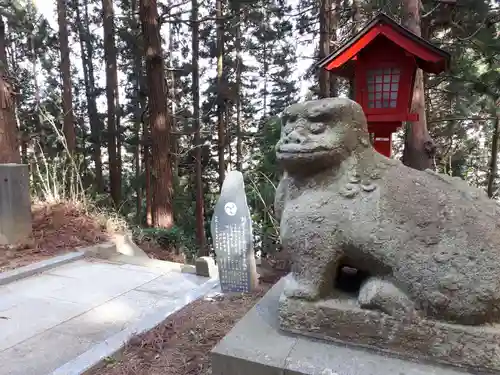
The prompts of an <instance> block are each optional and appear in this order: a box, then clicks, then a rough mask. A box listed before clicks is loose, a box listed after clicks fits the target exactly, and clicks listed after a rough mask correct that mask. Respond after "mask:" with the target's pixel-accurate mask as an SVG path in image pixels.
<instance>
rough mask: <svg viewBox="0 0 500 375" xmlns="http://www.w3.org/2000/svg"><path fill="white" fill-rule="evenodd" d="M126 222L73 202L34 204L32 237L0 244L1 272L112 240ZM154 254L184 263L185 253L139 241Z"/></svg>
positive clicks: (145, 249)
mask: <svg viewBox="0 0 500 375" xmlns="http://www.w3.org/2000/svg"><path fill="white" fill-rule="evenodd" d="M123 225H124V223H123V222H122V221H121V219H119V218H114V217H111V216H106V215H105V214H96V213H92V214H91V213H88V212H85V210H83V209H82V208H80V207H78V206H76V205H71V204H43V205H42V204H37V205H33V206H32V228H33V233H32V237H31V238H30V239H29V240H28V241H26V243H24V244H21V245H16V246H0V272H5V271H8V270H12V269H14V268H18V267H22V266H26V265H28V264H32V263H36V262H39V261H42V260H45V259H47V258H50V257H54V256H57V255H62V254H65V253H68V252H71V251H75V249H76V248H78V247H85V246H91V245H95V244H98V243H102V242H105V241H109V240H111V238H112V235H113V234H114V233H115V232H116V231H120V229H121V228H122V226H123ZM137 245H138V246H139V247H141V248H142V249H143V250H144V251H145V252H146V253H148V255H149V256H150V257H151V258H154V259H161V260H168V261H171V262H178V263H184V261H185V258H184V256H183V254H176V253H175V252H172V251H167V250H165V249H162V248H161V247H160V246H159V245H157V244H156V243H153V242H145V243H142V244H141V243H139V244H137Z"/></svg>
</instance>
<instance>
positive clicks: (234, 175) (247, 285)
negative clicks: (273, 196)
mask: <svg viewBox="0 0 500 375" xmlns="http://www.w3.org/2000/svg"><path fill="white" fill-rule="evenodd" d="M211 232H212V238H213V243H214V248H215V254H216V257H217V258H216V260H217V264H218V268H219V279H220V284H221V289H222V292H240V293H247V292H250V291H252V290H253V289H254V288H255V287H256V286H257V284H258V278H257V271H256V264H255V254H254V249H253V235H252V218H251V217H250V210H249V209H248V205H247V197H246V194H245V184H244V181H243V175H242V174H241V172H239V171H230V172H229V173H228V174H227V176H226V179H225V180H224V183H223V185H222V189H221V194H220V197H219V200H218V201H217V204H216V205H215V209H214V214H213V217H212V222H211Z"/></svg>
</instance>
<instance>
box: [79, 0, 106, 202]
mask: <svg viewBox="0 0 500 375" xmlns="http://www.w3.org/2000/svg"><path fill="white" fill-rule="evenodd" d="M82 5H83V17H82V14H81V13H82V11H81V9H80V6H79V4H75V11H76V23H77V26H78V36H79V39H80V50H81V58H82V68H83V81H84V84H85V95H86V97H87V115H88V118H89V123H90V139H91V144H92V160H93V161H94V169H95V190H96V191H97V192H99V193H102V192H103V191H104V183H103V179H102V160H101V132H102V127H101V121H100V120H99V113H98V112H97V102H96V96H97V95H96V84H95V74H94V61H93V58H94V46H93V44H92V36H91V33H90V19H89V9H88V8H89V3H88V0H84V1H83V4H82Z"/></svg>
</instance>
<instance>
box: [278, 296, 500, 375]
mask: <svg viewBox="0 0 500 375" xmlns="http://www.w3.org/2000/svg"><path fill="white" fill-rule="evenodd" d="M279 310H280V312H279V315H280V328H281V329H283V330H286V331H288V332H293V333H300V334H303V335H307V336H311V337H315V338H319V339H323V340H330V341H333V342H343V343H349V344H354V345H359V346H361V347H366V348H371V349H375V350H378V351H381V352H386V353H392V354H394V355H398V356H401V357H404V358H409V359H411V360H426V361H430V362H436V363H442V364H447V365H454V366H457V367H460V368H463V369H468V370H469V371H470V370H474V373H477V372H476V371H480V372H481V371H482V373H488V372H494V373H497V374H498V373H500V327H499V326H481V327H473V326H463V325H455V324H446V323H442V322H437V321H431V320H425V319H411V320H410V319H409V320H408V321H401V320H398V319H395V318H393V317H391V316H389V315H387V314H384V313H380V312H377V311H370V310H365V309H361V308H359V306H358V305H357V303H356V300H355V299H354V298H348V297H338V298H332V299H328V300H322V301H318V302H307V301H302V300H297V299H289V298H287V297H286V296H284V295H282V296H281V297H280V302H279Z"/></svg>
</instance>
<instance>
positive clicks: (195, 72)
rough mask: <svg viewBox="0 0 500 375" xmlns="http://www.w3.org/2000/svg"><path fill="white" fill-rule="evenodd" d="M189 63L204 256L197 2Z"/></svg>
mask: <svg viewBox="0 0 500 375" xmlns="http://www.w3.org/2000/svg"><path fill="white" fill-rule="evenodd" d="M191 32H192V35H191V42H192V43H191V59H192V60H191V63H192V77H193V82H192V91H193V122H194V131H195V133H194V147H195V153H194V155H195V184H196V186H195V189H196V239H197V242H198V255H199V256H204V255H207V254H206V244H205V212H204V211H205V210H204V207H205V203H204V199H203V175H202V168H201V159H202V152H201V151H202V150H201V147H202V142H201V134H200V82H199V80H200V69H199V66H198V60H199V58H200V52H199V51H200V35H199V34H200V31H199V19H198V0H191Z"/></svg>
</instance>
